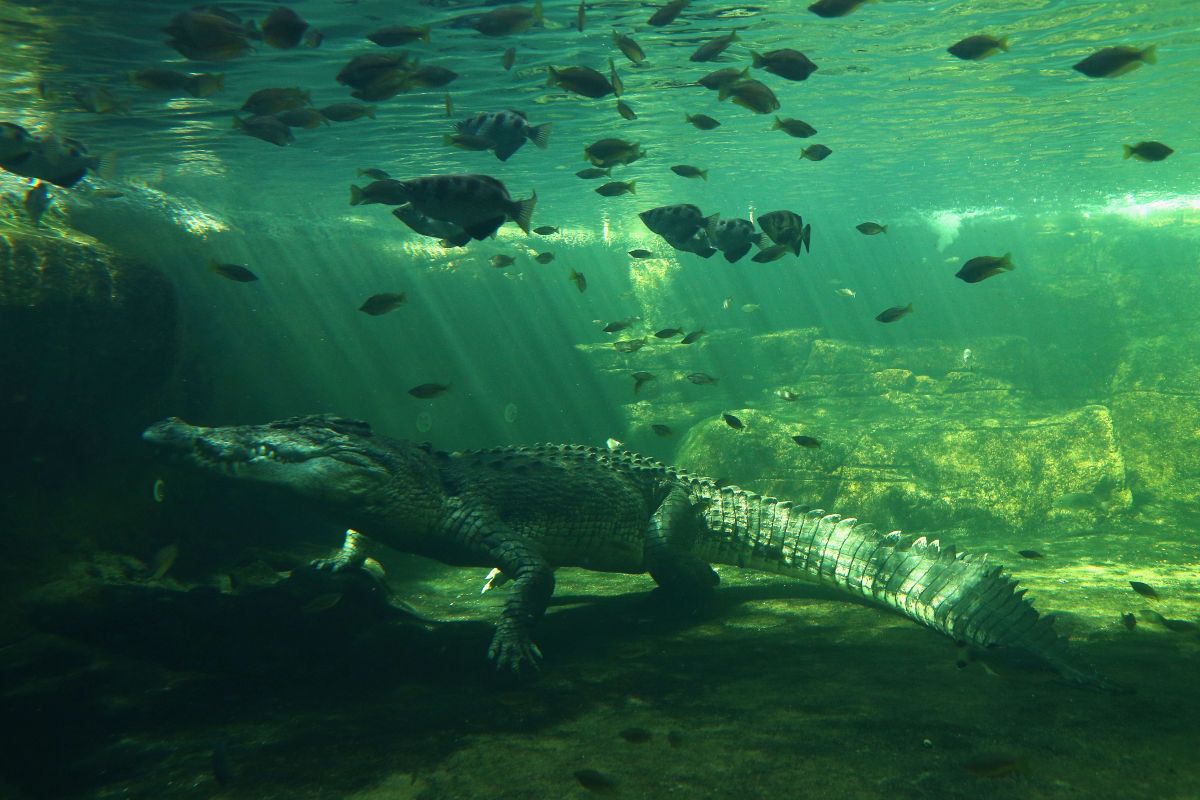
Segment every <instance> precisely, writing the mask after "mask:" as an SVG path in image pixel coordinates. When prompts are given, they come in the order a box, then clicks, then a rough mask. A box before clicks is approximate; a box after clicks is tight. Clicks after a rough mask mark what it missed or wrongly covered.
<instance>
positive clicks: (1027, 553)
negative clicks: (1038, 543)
mask: <svg viewBox="0 0 1200 800" xmlns="http://www.w3.org/2000/svg"><path fill="white" fill-rule="evenodd" d="M1017 555H1019V556H1021V558H1042V557H1043V556H1042V554H1041V553H1039V552H1038V551H1037V550H1018V551H1017Z"/></svg>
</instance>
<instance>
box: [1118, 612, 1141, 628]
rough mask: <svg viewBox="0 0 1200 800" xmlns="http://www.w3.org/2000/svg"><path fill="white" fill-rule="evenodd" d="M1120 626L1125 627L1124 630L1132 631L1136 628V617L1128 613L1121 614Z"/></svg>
mask: <svg viewBox="0 0 1200 800" xmlns="http://www.w3.org/2000/svg"><path fill="white" fill-rule="evenodd" d="M1121 624H1122V625H1124V626H1125V629H1126V630H1133V629H1134V628H1136V627H1137V617H1135V616H1134V615H1133V614H1129V613H1126V614H1122V615H1121Z"/></svg>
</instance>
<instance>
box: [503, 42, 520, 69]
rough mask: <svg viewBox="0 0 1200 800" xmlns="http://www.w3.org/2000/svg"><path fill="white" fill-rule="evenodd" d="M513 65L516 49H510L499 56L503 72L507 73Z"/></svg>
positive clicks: (515, 60)
mask: <svg viewBox="0 0 1200 800" xmlns="http://www.w3.org/2000/svg"><path fill="white" fill-rule="evenodd" d="M515 63H517V48H515V47H510V48H508V49H507V50H505V51H504V54H503V55H502V56H500V66H502V67H504V71H505V72H508V71H509V70H510V69H512V68H513V64H515Z"/></svg>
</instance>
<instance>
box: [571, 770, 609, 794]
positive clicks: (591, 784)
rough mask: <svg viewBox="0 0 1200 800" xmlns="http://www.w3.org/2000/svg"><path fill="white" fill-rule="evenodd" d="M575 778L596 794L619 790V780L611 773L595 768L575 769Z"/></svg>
mask: <svg viewBox="0 0 1200 800" xmlns="http://www.w3.org/2000/svg"><path fill="white" fill-rule="evenodd" d="M574 774H575V780H577V781H579V785H580V786H582V787H583V788H585V789H587V790H588V791H589V792H595V793H596V794H612V793H613V792H615V791H616V790H617V782H616V780H615V779H614V778H613V777H612V776H611V775H606V774H604V773H603V772H601V771H599V770H595V769H577V770H575V773H574Z"/></svg>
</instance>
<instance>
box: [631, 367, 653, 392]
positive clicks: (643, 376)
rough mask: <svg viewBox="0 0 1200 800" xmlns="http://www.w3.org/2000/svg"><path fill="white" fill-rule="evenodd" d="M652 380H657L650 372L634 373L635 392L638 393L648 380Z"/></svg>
mask: <svg viewBox="0 0 1200 800" xmlns="http://www.w3.org/2000/svg"><path fill="white" fill-rule="evenodd" d="M652 380H655V377H654V376H653V375H651V374H650V373H649V372H635V373H633V393H634V394H637V393H638V392H639V391H641V389H642V386H644V385H645V384H646V383H647V382H648V381H652Z"/></svg>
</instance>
